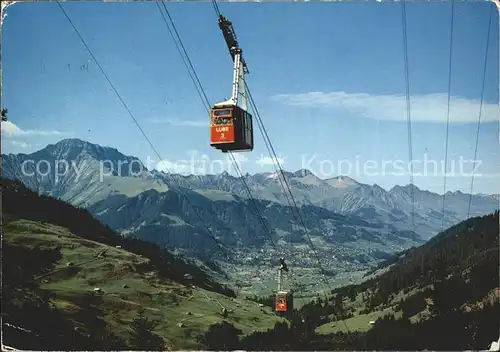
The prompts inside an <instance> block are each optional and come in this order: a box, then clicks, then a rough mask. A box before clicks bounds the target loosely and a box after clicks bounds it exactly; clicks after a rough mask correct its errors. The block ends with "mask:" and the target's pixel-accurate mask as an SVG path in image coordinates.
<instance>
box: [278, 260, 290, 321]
mask: <svg viewBox="0 0 500 352" xmlns="http://www.w3.org/2000/svg"><path fill="white" fill-rule="evenodd" d="M280 263H281V265H280V268H279V270H278V292H277V293H276V297H275V305H274V310H275V311H276V312H280V313H282V314H284V313H286V312H291V311H293V293H292V292H291V291H285V290H282V287H281V285H282V282H283V271H286V272H288V267H287V266H286V264H285V260H284V259H283V258H280Z"/></svg>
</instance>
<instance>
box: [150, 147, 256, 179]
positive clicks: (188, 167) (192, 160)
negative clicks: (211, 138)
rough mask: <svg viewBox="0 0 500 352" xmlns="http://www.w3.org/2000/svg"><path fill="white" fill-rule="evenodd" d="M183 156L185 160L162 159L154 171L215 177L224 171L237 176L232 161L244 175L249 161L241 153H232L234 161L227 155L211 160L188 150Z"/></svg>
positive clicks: (206, 156) (205, 155)
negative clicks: (245, 166)
mask: <svg viewBox="0 0 500 352" xmlns="http://www.w3.org/2000/svg"><path fill="white" fill-rule="evenodd" d="M185 154H186V155H187V157H186V158H185V159H180V160H168V159H164V160H163V161H160V162H158V163H156V166H155V169H156V170H159V171H163V172H171V173H177V174H182V175H207V174H210V175H215V174H220V173H222V172H224V171H226V172H228V173H230V174H232V175H237V170H236V167H235V166H234V161H236V163H237V164H238V166H239V168H240V171H241V172H242V173H243V174H245V170H244V168H243V165H244V164H245V163H247V162H248V160H249V159H248V158H247V157H246V156H245V155H243V154H242V153H233V154H232V155H233V157H234V161H233V159H232V158H231V156H230V155H229V154H224V155H221V157H220V158H216V159H211V158H210V157H209V156H208V155H207V154H202V153H200V152H199V151H197V150H189V151H186V153H185Z"/></svg>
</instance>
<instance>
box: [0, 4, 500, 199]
mask: <svg viewBox="0 0 500 352" xmlns="http://www.w3.org/2000/svg"><path fill="white" fill-rule="evenodd" d="M63 6H64V8H65V9H66V11H67V13H68V14H69V16H70V17H71V18H72V20H73V22H74V24H75V25H76V26H77V28H78V29H79V30H80V33H81V34H82V36H83V37H84V39H85V40H86V41H87V44H88V45H89V46H90V48H91V49H92V51H93V53H94V55H95V56H96V57H97V59H98V60H99V62H100V64H101V65H102V66H103V67H104V70H105V71H106V73H107V75H108V76H109V78H110V79H111V81H112V82H113V83H114V85H115V86H116V87H117V89H118V91H119V92H120V94H121V95H122V97H123V99H124V101H125V102H126V103H127V105H128V106H129V107H130V109H131V110H132V112H133V113H134V115H135V117H136V118H137V120H138V121H139V123H140V125H141V127H142V128H143V130H144V131H145V132H146V134H147V135H148V137H149V138H150V140H151V141H152V143H153V144H154V146H155V148H156V149H157V150H158V151H159V153H160V155H161V156H162V158H163V159H164V160H165V161H166V164H167V165H168V166H169V168H170V169H171V170H178V171H180V172H189V171H190V170H194V171H195V172H200V171H201V170H199V169H200V165H199V164H197V165H195V166H194V167H189V169H187V168H186V162H184V161H183V160H185V161H186V160H187V161H190V160H198V161H199V160H202V159H203V160H207V161H210V162H212V164H210V163H209V162H206V163H205V165H214V166H213V167H212V169H210V168H208V169H205V171H207V172H210V171H211V170H212V171H215V172H216V171H220V163H215V162H214V161H215V160H224V163H225V165H227V164H228V163H227V161H225V160H226V159H225V156H224V155H222V154H220V153H218V152H217V151H215V150H213V149H211V148H210V146H209V141H208V126H207V114H206V110H205V109H204V105H203V104H202V102H201V101H200V99H199V97H198V95H197V93H196V90H195V88H194V85H193V83H192V81H191V79H190V78H189V74H188V72H187V70H186V69H185V67H184V65H183V63H182V59H181V57H180V55H179V53H178V52H177V50H176V48H175V44H174V42H173V40H172V38H171V37H170V34H169V33H168V30H167V28H166V27H165V24H164V22H163V20H162V18H161V15H160V13H159V11H158V8H157V6H156V3H155V2H129V3H123V2H122V3H98V2H85V3H63ZM167 6H168V9H169V11H170V13H171V15H172V18H173V20H174V22H175V24H176V26H177V30H178V31H179V34H180V35H181V38H182V40H183V43H184V46H185V47H186V49H187V52H188V53H189V55H190V58H191V61H192V63H193V65H194V67H195V69H196V72H197V74H198V76H199V78H200V81H201V83H202V85H203V88H204V90H205V92H206V93H207V96H208V98H209V99H210V101H211V102H212V103H215V102H217V101H221V100H223V99H225V98H227V97H229V95H230V94H231V79H232V62H231V59H230V56H229V53H228V52H227V48H226V46H225V43H224V40H223V38H222V35H221V33H220V31H219V28H218V26H217V20H216V17H215V12H214V11H213V7H212V5H211V4H210V3H209V2H207V3H201V2H200V3H198V2H197V3H193V2H190V3H167ZM219 7H220V10H221V11H222V13H223V14H224V15H225V16H226V17H228V18H229V19H230V20H231V21H232V22H233V24H234V27H235V31H236V33H237V36H238V40H239V42H240V45H241V46H242V48H243V52H244V57H245V59H246V61H247V63H248V66H249V68H250V75H249V76H248V84H249V86H250V88H251V92H252V94H253V96H254V99H255V101H256V103H257V106H258V108H259V112H260V114H261V116H262V119H263V122H264V124H265V126H266V129H267V132H268V134H269V136H270V138H271V140H272V143H273V146H274V149H275V151H276V153H277V154H278V155H279V156H280V157H283V160H282V163H283V164H282V166H283V167H284V169H286V170H291V171H295V170H297V169H300V168H302V167H308V168H309V169H311V171H313V172H314V173H316V174H317V175H318V176H319V177H322V178H328V177H333V176H336V175H337V174H339V173H342V174H349V175H350V176H351V177H353V178H355V179H356V180H358V181H360V182H364V183H369V184H373V183H377V184H378V185H380V186H382V187H384V188H386V189H387V188H391V187H392V186H394V185H395V184H407V183H408V182H409V179H410V178H409V175H408V174H403V172H401V169H395V168H394V167H395V166H394V165H395V164H396V165H399V166H401V165H403V164H402V163H403V162H405V163H408V141H407V126H406V110H405V108H406V104H405V80H404V60H403V58H404V57H403V43H402V26H401V4H400V3H279V2H274V3H221V4H220V6H219ZM491 7H493V9H492V27H491V34H490V40H489V49H488V62H487V67H486V83H485V91H484V105H483V114H482V120H483V123H482V125H481V130H480V140H479V149H478V156H477V158H478V159H479V160H480V164H479V166H478V168H477V170H476V173H479V174H481V175H483V176H476V178H475V183H474V185H475V186H474V193H476V192H481V193H493V192H496V193H498V192H500V182H498V178H499V177H500V159H499V129H498V126H499V125H498V101H499V98H498V90H499V81H498V68H499V62H498V52H499V48H498V40H499V39H498V32H499V30H498V24H499V18H498V11H497V10H496V9H495V8H494V5H493V4H491V3H472V2H469V3H462V2H457V3H456V4H455V25H454V33H453V36H454V43H453V56H452V60H453V61H452V89H451V93H452V96H453V97H452V99H451V114H450V118H451V125H450V129H449V150H448V161H449V166H448V172H452V173H453V174H452V175H450V177H448V180H447V190H457V189H459V190H462V191H464V192H468V191H469V189H470V181H471V177H470V176H469V174H470V172H471V170H472V168H471V162H467V161H462V165H463V166H462V174H464V173H465V175H461V174H460V173H461V172H460V160H461V159H462V160H469V159H472V158H473V156H474V145H475V137H476V129H477V119H478V116H479V105H480V104H479V100H480V93H481V83H482V74H483V62H484V56H485V50H486V35H487V30H488V18H489V17H488V16H490V9H491ZM450 14H451V4H450V3H408V4H407V16H408V22H407V31H408V57H409V78H410V93H411V118H412V141H413V143H412V146H413V157H414V159H417V160H424V158H425V159H426V160H434V161H436V162H437V163H440V162H441V161H442V160H444V151H445V135H446V124H445V121H446V112H447V87H448V67H449V66H448V60H449V56H448V55H449V40H450V38H449V36H450ZM2 35H3V58H2V59H3V62H2V65H3V105H4V106H5V107H7V108H8V109H9V118H10V119H11V122H10V123H3V124H2V134H3V137H5V138H3V139H2V144H3V145H2V147H3V149H2V152H3V153H20V152H22V153H30V152H33V151H35V150H38V149H41V148H43V147H44V146H45V145H47V144H49V143H55V142H57V141H59V140H61V139H63V138H68V137H76V138H80V139H83V140H87V141H90V142H94V143H97V144H101V145H108V146H112V147H115V148H117V149H118V150H120V151H121V152H123V153H124V154H127V155H134V156H137V157H139V158H141V159H142V160H144V161H147V160H148V157H149V159H150V160H153V161H155V162H157V161H158V158H157V157H156V155H155V154H154V152H153V151H152V150H151V148H150V146H149V145H148V144H147V142H146V141H145V139H144V137H143V136H142V134H141V133H140V131H139V130H138V128H137V126H136V125H135V124H134V123H133V121H132V119H131V118H130V117H129V115H128V114H127V112H126V110H125V109H124V108H123V106H122V105H121V103H120V102H119V100H118V99H117V97H116V95H115V93H114V92H113V91H112V90H111V88H110V87H109V85H108V83H107V82H106V80H105V78H104V77H103V76H102V74H101V72H100V71H99V69H98V67H97V66H96V65H95V63H94V62H93V61H92V59H91V57H90V55H89V54H88V52H87V51H86V49H85V47H84V46H83V44H82V43H81V42H80V41H79V39H78V37H77V35H76V34H75V32H74V31H73V29H72V27H71V26H70V24H69V22H68V21H67V19H66V18H65V16H64V15H63V13H62V12H61V10H60V9H59V7H58V5H57V4H56V3H47V2H45V3H21V4H15V5H13V6H10V7H9V8H8V9H7V17H6V18H5V21H4V26H3V33H2ZM82 65H84V67H83V68H82ZM261 156H262V157H263V158H261ZM268 156H269V155H268V152H267V149H266V148H265V144H264V142H263V139H262V137H261V135H260V132H259V130H258V129H257V130H256V131H255V149H254V151H253V152H252V153H243V154H239V155H238V159H239V160H240V162H241V163H240V167H241V168H242V170H243V172H249V173H255V172H262V171H273V170H274V169H273V166H272V165H271V164H270V163H269V161H271V160H269V158H267V159H265V157H268ZM366 162H369V163H371V164H366ZM430 162H431V161H429V162H428V163H430ZM356 164H357V165H359V166H358V168H357V169H358V170H356ZM451 164H454V169H452V166H451ZM150 165H153V164H150ZM349 165H350V166H351V167H350V168H349ZM363 165H364V166H363ZM422 165H423V164H416V166H415V172H418V173H420V174H421V175H419V176H416V177H415V178H414V180H415V184H416V185H417V186H418V187H420V188H423V189H429V190H431V191H434V192H438V193H442V190H443V174H442V172H443V171H444V169H443V168H438V169H434V167H433V166H428V168H427V173H426V174H425V175H422V174H423V173H424V171H425V170H424V168H423V166H422ZM428 165H430V164H428ZM367 168H368V169H367ZM406 169H408V167H406ZM232 170H234V169H232ZM232 170H230V171H232Z"/></svg>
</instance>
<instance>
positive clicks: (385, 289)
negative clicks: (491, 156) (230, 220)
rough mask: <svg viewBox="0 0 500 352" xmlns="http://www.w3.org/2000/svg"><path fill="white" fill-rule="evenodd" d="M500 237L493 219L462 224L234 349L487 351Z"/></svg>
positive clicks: (494, 325)
mask: <svg viewBox="0 0 500 352" xmlns="http://www.w3.org/2000/svg"><path fill="white" fill-rule="evenodd" d="M498 234H499V213H498V212H495V213H494V214H491V215H488V216H484V217H477V218H472V219H469V220H467V221H464V222H462V223H460V224H459V225H457V226H454V227H452V228H450V229H448V230H446V231H444V232H443V233H441V234H439V235H438V236H436V238H434V239H433V240H432V241H430V242H428V243H426V244H425V245H423V246H421V247H418V248H412V249H410V250H409V251H407V252H406V254H405V255H404V256H402V257H401V258H400V259H398V260H397V261H395V262H393V263H392V264H390V266H389V267H388V268H385V272H383V273H381V274H379V275H378V276H376V277H374V278H372V279H369V280H367V281H365V282H364V283H362V284H360V285H350V286H345V287H341V288H339V289H336V290H334V293H333V296H332V297H331V298H330V299H329V300H328V301H326V300H324V299H319V300H317V301H316V302H312V303H310V304H307V305H306V306H304V307H303V308H302V309H301V310H300V311H296V312H294V314H293V315H291V316H290V317H289V318H290V321H291V326H290V327H287V326H285V325H277V326H276V327H275V329H274V330H272V331H269V332H267V333H258V334H256V335H252V336H249V337H246V338H242V339H240V341H239V343H238V344H236V343H235V344H234V345H233V346H237V347H238V348H241V349H285V350H286V349H291V350H297V349H316V350H332V349H348V350H349V349H376V350H394V349H398V350H422V349H428V350H464V349H485V348H487V347H488V346H489V344H490V343H491V342H492V341H494V340H497V339H498V334H499V328H500V326H499V318H498V317H499V316H500V298H499V289H498V286H499V284H498V279H499V271H498V270H499V264H498V263H499V254H498V253H499V243H498ZM381 271H383V270H381ZM222 328H223V327H222V326H219V329H222ZM224 329H225V331H229V332H230V331H231V329H229V328H228V327H225V328H224ZM217 331H218V330H217V329H215V328H214V329H213V330H212V332H211V333H212V334H216V333H217ZM212 340H213V341H216V339H214V338H212ZM214 343H215V342H214ZM214 346H216V348H217V347H220V344H219V345H214Z"/></svg>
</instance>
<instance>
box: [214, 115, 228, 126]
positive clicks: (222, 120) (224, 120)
mask: <svg viewBox="0 0 500 352" xmlns="http://www.w3.org/2000/svg"><path fill="white" fill-rule="evenodd" d="M213 123H214V125H229V124H230V123H231V118H230V117H214V119H213Z"/></svg>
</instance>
